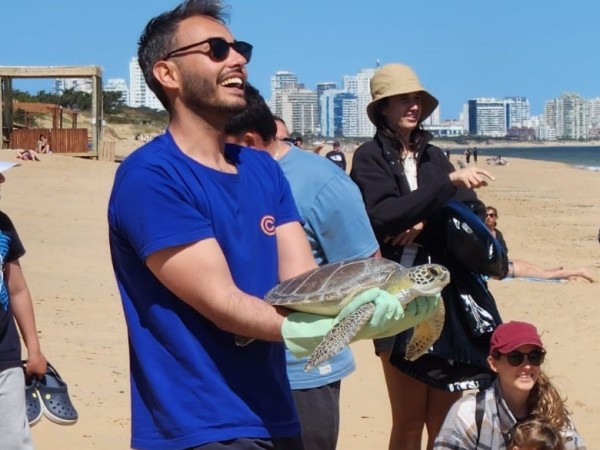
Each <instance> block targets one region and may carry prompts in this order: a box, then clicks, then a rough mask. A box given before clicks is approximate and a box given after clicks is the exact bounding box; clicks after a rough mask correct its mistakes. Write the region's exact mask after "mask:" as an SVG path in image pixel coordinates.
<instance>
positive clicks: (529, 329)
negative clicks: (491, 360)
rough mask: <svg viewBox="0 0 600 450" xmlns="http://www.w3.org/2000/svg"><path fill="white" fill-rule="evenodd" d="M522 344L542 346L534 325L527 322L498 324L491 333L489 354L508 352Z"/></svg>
mask: <svg viewBox="0 0 600 450" xmlns="http://www.w3.org/2000/svg"><path fill="white" fill-rule="evenodd" d="M523 345H535V346H536V347H539V348H544V344H542V339H541V338H540V335H539V334H538V332H537V329H536V328H535V326H534V325H532V324H530V323H527V322H507V323H503V324H500V325H498V327H497V328H496V329H495V330H494V333H493V334H492V340H491V342H490V355H491V354H495V353H509V352H512V351H513V350H515V349H517V348H519V347H521V346H523Z"/></svg>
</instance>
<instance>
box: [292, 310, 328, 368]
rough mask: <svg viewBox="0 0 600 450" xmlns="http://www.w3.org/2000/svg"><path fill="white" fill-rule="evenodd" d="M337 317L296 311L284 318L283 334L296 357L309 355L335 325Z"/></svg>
mask: <svg viewBox="0 0 600 450" xmlns="http://www.w3.org/2000/svg"><path fill="white" fill-rule="evenodd" d="M335 320H336V318H335V317H326V316H319V315H317V314H309V313H303V312H294V313H291V314H289V315H288V316H286V317H285V318H284V319H283V324H282V325H281V335H282V336H283V340H284V342H285V346H286V347H287V348H288V349H289V350H290V351H291V352H292V353H293V354H294V356H295V357H296V358H304V357H305V356H309V355H310V354H311V353H312V352H313V350H314V349H315V348H317V345H319V343H320V342H321V341H322V340H323V337H324V336H325V335H326V334H327V332H328V331H329V330H330V329H331V328H332V327H333V325H335Z"/></svg>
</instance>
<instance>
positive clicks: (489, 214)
mask: <svg viewBox="0 0 600 450" xmlns="http://www.w3.org/2000/svg"><path fill="white" fill-rule="evenodd" d="M485 217H496V213H485Z"/></svg>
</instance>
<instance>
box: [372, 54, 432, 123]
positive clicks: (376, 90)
mask: <svg viewBox="0 0 600 450" xmlns="http://www.w3.org/2000/svg"><path fill="white" fill-rule="evenodd" d="M411 92H421V94H422V103H421V119H420V120H421V121H423V120H425V119H426V118H427V117H429V116H430V115H431V113H433V111H434V110H435V108H437V105H438V104H439V102H438V100H437V98H435V97H434V96H433V95H431V94H430V93H429V92H427V91H426V90H425V88H424V87H423V86H422V85H421V82H420V81H419V78H418V77H417V74H416V73H415V71H414V70H412V69H411V68H410V67H408V66H405V65H404V64H387V65H385V66H383V67H382V68H380V69H379V70H378V71H377V72H375V74H374V75H373V77H372V78H371V98H372V99H373V100H372V101H371V103H369V105H368V106H367V115H368V116H369V119H370V120H371V122H373V124H375V105H376V104H377V102H378V101H380V100H383V99H384V98H388V97H393V96H394V95H399V94H410V93H411Z"/></svg>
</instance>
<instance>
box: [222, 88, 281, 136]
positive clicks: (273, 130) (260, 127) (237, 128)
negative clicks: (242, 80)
mask: <svg viewBox="0 0 600 450" xmlns="http://www.w3.org/2000/svg"><path fill="white" fill-rule="evenodd" d="M244 97H245V98H246V108H245V109H244V110H243V111H242V112H241V113H239V114H236V115H235V116H233V117H232V118H231V119H230V120H229V122H228V123H227V125H226V126H225V133H226V134H228V135H231V136H239V135H240V134H242V133H246V132H249V131H253V132H256V133H258V134H259V135H260V137H261V138H262V140H263V141H265V142H270V141H272V140H273V139H275V136H277V125H276V124H275V118H274V117H273V113H272V112H271V110H270V109H269V106H268V105H267V103H266V102H265V99H264V98H263V97H262V95H260V92H258V89H256V88H255V87H254V86H252V85H251V84H250V83H246V87H245V95H244Z"/></svg>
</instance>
